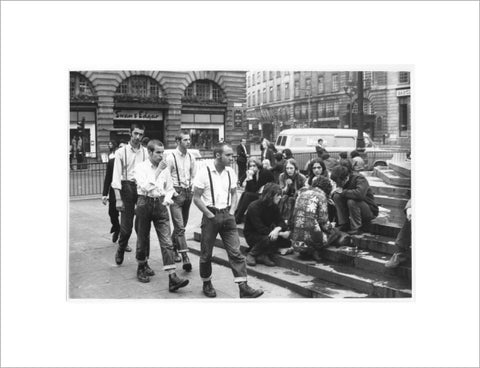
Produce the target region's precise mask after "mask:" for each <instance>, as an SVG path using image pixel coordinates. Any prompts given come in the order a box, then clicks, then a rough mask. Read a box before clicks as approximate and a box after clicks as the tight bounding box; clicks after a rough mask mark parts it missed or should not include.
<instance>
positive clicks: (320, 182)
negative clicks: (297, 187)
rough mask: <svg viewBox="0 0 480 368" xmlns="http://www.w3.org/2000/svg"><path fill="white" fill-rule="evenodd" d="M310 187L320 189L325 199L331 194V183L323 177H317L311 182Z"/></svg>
mask: <svg viewBox="0 0 480 368" xmlns="http://www.w3.org/2000/svg"><path fill="white" fill-rule="evenodd" d="M312 187H314V188H320V189H321V190H323V192H324V193H325V195H326V196H327V197H328V196H329V195H330V193H331V192H332V183H330V180H329V179H328V178H327V177H325V176H317V177H316V178H314V179H313V181H312Z"/></svg>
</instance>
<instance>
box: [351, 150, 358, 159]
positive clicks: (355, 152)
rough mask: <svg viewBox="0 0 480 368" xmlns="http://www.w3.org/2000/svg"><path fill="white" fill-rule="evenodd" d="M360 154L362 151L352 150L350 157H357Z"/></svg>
mask: <svg viewBox="0 0 480 368" xmlns="http://www.w3.org/2000/svg"><path fill="white" fill-rule="evenodd" d="M358 156H360V153H358V151H352V152H350V157H351V158H355V157H358Z"/></svg>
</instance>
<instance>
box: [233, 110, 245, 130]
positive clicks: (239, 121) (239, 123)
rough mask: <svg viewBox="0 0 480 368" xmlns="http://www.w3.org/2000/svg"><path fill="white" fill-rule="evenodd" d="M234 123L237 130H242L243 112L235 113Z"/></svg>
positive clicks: (236, 111)
mask: <svg viewBox="0 0 480 368" xmlns="http://www.w3.org/2000/svg"><path fill="white" fill-rule="evenodd" d="M233 123H234V126H235V128H241V127H242V123H243V113H242V110H235V111H234V112H233Z"/></svg>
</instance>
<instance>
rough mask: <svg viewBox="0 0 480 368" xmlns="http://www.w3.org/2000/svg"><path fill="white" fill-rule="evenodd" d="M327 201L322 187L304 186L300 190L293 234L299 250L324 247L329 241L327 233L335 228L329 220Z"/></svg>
mask: <svg viewBox="0 0 480 368" xmlns="http://www.w3.org/2000/svg"><path fill="white" fill-rule="evenodd" d="M327 203H328V202H327V197H326V195H325V193H324V192H323V190H321V189H320V188H303V189H301V190H300V191H299V192H298V198H297V201H296V202H295V208H294V210H293V234H292V240H293V242H294V248H295V249H296V250H297V251H299V252H301V251H302V250H307V249H308V248H315V247H322V246H324V245H325V244H326V243H327V234H328V233H330V231H331V230H332V229H333V226H332V224H331V223H330V222H329V221H328V209H327Z"/></svg>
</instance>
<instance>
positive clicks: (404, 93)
mask: <svg viewBox="0 0 480 368" xmlns="http://www.w3.org/2000/svg"><path fill="white" fill-rule="evenodd" d="M403 96H410V88H409V89H399V90H397V97H403Z"/></svg>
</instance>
